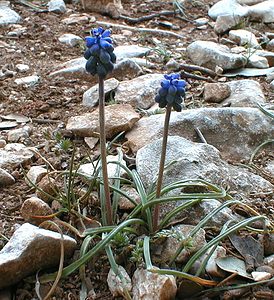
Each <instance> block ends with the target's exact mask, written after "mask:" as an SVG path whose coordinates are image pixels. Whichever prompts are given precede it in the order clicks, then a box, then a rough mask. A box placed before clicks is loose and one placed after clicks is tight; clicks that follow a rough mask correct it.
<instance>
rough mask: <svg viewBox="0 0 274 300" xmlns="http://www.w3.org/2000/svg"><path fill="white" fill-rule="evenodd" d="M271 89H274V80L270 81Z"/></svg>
mask: <svg viewBox="0 0 274 300" xmlns="http://www.w3.org/2000/svg"><path fill="white" fill-rule="evenodd" d="M270 89H271V91H274V80H273V81H271V82H270Z"/></svg>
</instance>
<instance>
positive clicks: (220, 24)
mask: <svg viewBox="0 0 274 300" xmlns="http://www.w3.org/2000/svg"><path fill="white" fill-rule="evenodd" d="M243 20H244V18H243V17H241V16H238V15H221V16H218V17H217V20H216V22H215V25H214V31H215V32H216V33H217V34H223V33H225V32H227V31H228V30H230V29H231V28H234V27H236V26H237V25H238V24H240V23H241V22H243Z"/></svg>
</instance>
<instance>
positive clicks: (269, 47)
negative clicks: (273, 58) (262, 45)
mask: <svg viewBox="0 0 274 300" xmlns="http://www.w3.org/2000/svg"><path fill="white" fill-rule="evenodd" d="M266 49H267V50H269V51H274V39H272V40H270V41H269V42H268V43H267V45H266Z"/></svg>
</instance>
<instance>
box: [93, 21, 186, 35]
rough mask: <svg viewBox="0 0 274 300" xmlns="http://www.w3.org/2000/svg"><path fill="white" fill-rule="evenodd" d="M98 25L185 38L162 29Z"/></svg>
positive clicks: (101, 23) (98, 22)
mask: <svg viewBox="0 0 274 300" xmlns="http://www.w3.org/2000/svg"><path fill="white" fill-rule="evenodd" d="M96 24H98V25H100V26H105V27H113V28H119V29H127V30H131V31H138V32H147V33H154V34H159V35H164V36H168V35H169V36H170V35H171V36H174V37H176V38H179V39H182V38H183V36H182V35H180V34H178V33H175V32H172V31H167V30H162V29H152V28H140V27H132V26H128V25H122V24H114V23H108V22H101V21H97V22H96Z"/></svg>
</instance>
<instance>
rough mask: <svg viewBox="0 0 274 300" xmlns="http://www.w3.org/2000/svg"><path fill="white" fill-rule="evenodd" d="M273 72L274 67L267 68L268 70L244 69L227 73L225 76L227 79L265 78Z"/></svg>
mask: <svg viewBox="0 0 274 300" xmlns="http://www.w3.org/2000/svg"><path fill="white" fill-rule="evenodd" d="M273 72H274V67H272V68H267V69H255V68H243V69H238V70H234V71H229V72H226V73H225V74H223V75H224V76H226V77H235V76H245V77H255V76H265V75H268V74H271V73H273Z"/></svg>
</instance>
